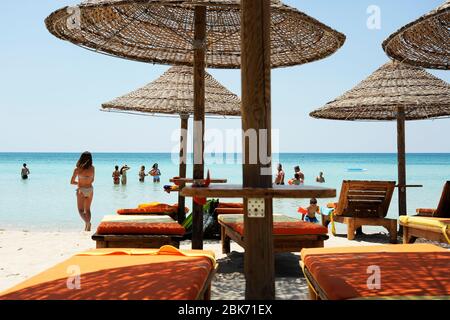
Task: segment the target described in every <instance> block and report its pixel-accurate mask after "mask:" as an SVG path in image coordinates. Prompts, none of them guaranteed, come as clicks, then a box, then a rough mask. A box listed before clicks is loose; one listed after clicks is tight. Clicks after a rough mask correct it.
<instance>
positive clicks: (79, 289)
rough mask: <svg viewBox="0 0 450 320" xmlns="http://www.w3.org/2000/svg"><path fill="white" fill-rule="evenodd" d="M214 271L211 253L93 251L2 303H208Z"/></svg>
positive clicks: (18, 288) (9, 295)
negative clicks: (167, 301)
mask: <svg viewBox="0 0 450 320" xmlns="http://www.w3.org/2000/svg"><path fill="white" fill-rule="evenodd" d="M216 270H217V263H216V261H215V258H214V253H213V252H210V251H203V250H183V251H180V250H177V249H175V248H173V247H167V246H166V247H162V248H160V249H95V250H91V251H88V252H84V253H80V254H77V255H75V256H73V257H72V258H70V259H68V260H66V261H64V262H62V263H60V264H57V265H56V266H54V267H52V268H50V269H47V270H46V271H44V272H42V273H40V274H38V275H36V276H34V277H32V278H30V279H28V280H26V281H24V282H22V283H20V284H18V285H16V286H14V287H13V288H11V289H9V290H7V291H5V292H3V293H0V300H209V299H210V298H211V281H212V279H213V276H214V274H215V271H216ZM77 276H78V277H77Z"/></svg>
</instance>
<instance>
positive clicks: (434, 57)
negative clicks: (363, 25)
mask: <svg viewBox="0 0 450 320" xmlns="http://www.w3.org/2000/svg"><path fill="white" fill-rule="evenodd" d="M383 48H384V51H386V53H387V54H388V55H389V56H390V57H392V58H393V59H396V60H398V61H402V62H405V63H408V64H411V65H413V66H419V67H424V68H430V69H444V70H449V69H450V0H447V1H446V2H445V3H444V4H443V5H441V6H440V7H438V8H437V9H435V10H433V11H431V12H430V13H428V14H426V15H424V16H422V17H421V18H419V19H417V20H416V21H413V22H411V23H409V24H407V25H406V26H404V27H403V28H401V29H400V30H398V31H397V32H395V33H394V34H392V35H391V36H390V37H389V38H388V39H386V40H385V41H384V43H383Z"/></svg>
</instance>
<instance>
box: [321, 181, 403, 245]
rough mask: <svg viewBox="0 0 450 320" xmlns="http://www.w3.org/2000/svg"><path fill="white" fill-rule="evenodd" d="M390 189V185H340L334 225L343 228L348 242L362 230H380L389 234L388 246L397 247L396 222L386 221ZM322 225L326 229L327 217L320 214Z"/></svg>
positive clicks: (373, 182) (357, 183) (356, 183)
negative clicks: (389, 243) (371, 227)
mask: <svg viewBox="0 0 450 320" xmlns="http://www.w3.org/2000/svg"><path fill="white" fill-rule="evenodd" d="M394 188H395V182H394V181H343V182H342V189H341V194H340V196H339V202H338V203H337V205H336V208H335V210H334V212H333V220H334V222H339V223H344V224H346V225H347V227H348V229H347V238H348V239H349V240H354V239H355V232H357V231H361V228H362V226H382V227H384V228H386V229H387V230H388V231H389V236H390V242H391V243H397V220H395V219H388V218H386V215H387V213H388V210H389V205H390V203H391V199H392V194H393V193H394ZM322 223H323V225H324V226H328V224H329V223H330V217H329V216H327V215H323V214H322Z"/></svg>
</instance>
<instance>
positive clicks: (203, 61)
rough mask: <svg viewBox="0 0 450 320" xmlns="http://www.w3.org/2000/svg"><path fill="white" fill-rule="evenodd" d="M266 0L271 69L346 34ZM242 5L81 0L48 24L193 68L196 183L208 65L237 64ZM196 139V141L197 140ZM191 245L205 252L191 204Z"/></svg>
mask: <svg viewBox="0 0 450 320" xmlns="http://www.w3.org/2000/svg"><path fill="white" fill-rule="evenodd" d="M270 1H271V16H270V19H271V25H270V32H271V45H270V49H271V50H270V52H271V53H270V55H271V61H272V62H271V66H272V67H274V68H275V67H284V66H292V65H300V64H304V63H307V62H311V61H315V60H319V59H323V58H325V57H327V56H329V55H331V54H333V53H334V52H335V51H336V50H338V49H339V48H340V47H341V46H342V45H343V43H344V41H345V36H344V35H343V34H341V33H339V32H337V31H335V30H333V29H331V28H329V27H327V26H326V25H324V24H322V23H321V22H319V21H317V20H315V19H313V18H311V17H309V16H308V15H306V14H304V13H302V12H300V11H298V10H296V9H294V8H292V7H289V6H286V5H284V4H282V3H281V1H280V0H270ZM240 5H241V1H240V0H86V1H83V2H82V3H81V4H80V5H78V6H75V7H64V8H62V9H59V10H57V11H55V12H53V13H52V14H51V15H50V16H49V17H48V18H47V19H46V21H45V22H46V26H47V29H48V30H49V31H50V32H51V33H52V34H53V35H55V36H56V37H58V38H60V39H62V40H67V41H70V42H72V43H74V44H76V45H79V46H81V47H84V48H87V49H90V50H94V51H95V52H100V53H104V54H108V55H113V56H116V57H121V58H125V59H131V60H137V61H143V62H151V63H162V64H173V65H189V66H193V67H194V70H195V71H194V121H195V122H196V123H200V125H195V126H194V144H193V145H194V172H193V178H194V179H202V178H203V177H204V165H203V163H204V161H203V144H204V142H203V134H197V132H199V131H201V132H202V133H203V131H204V117H205V116H204V113H205V106H204V104H205V90H204V82H203V79H204V73H205V67H206V66H208V67H211V68H239V67H240V66H241V34H240V31H241V10H240V7H241V6H240ZM198 137H201V139H198ZM193 212H194V219H193V220H194V221H193V226H194V227H193V232H194V235H193V239H192V246H193V248H196V249H201V248H202V247H203V242H202V236H201V233H202V229H203V226H202V224H203V221H202V208H201V206H199V205H196V204H194V206H193Z"/></svg>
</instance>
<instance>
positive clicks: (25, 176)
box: [20, 163, 30, 180]
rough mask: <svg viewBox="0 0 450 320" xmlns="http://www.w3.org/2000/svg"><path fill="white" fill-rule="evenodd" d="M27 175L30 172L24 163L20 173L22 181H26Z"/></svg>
mask: <svg viewBox="0 0 450 320" xmlns="http://www.w3.org/2000/svg"><path fill="white" fill-rule="evenodd" d="M29 174H30V170H29V169H28V168H27V164H26V163H24V164H23V167H22V170H21V172H20V175H21V176H22V179H23V180H26V179H28V175H29Z"/></svg>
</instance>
